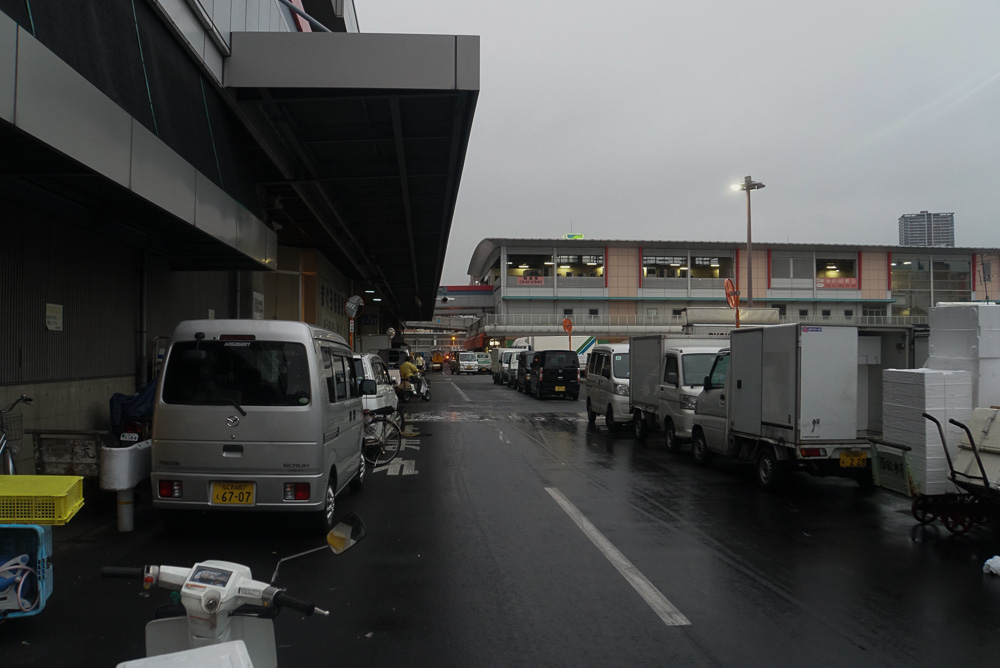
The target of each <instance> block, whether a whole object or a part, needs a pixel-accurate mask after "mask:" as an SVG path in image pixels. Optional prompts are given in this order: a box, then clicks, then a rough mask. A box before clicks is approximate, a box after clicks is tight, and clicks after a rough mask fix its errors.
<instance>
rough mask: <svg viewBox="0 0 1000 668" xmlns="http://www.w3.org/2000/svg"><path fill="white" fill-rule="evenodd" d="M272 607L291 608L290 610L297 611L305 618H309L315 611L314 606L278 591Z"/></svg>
mask: <svg viewBox="0 0 1000 668" xmlns="http://www.w3.org/2000/svg"><path fill="white" fill-rule="evenodd" d="M274 605H276V606H277V607H279V608H291V609H292V610H298V611H299V612H301V613H302V614H303V615H305V616H306V617H309V616H310V615H312V613H314V612H315V611H316V604H315V603H309V602H307V601H303V600H301V599H298V598H295V597H294V596H290V595H289V594H287V593H286V592H285V591H283V590H282V591H278V592H277V593H275V595H274Z"/></svg>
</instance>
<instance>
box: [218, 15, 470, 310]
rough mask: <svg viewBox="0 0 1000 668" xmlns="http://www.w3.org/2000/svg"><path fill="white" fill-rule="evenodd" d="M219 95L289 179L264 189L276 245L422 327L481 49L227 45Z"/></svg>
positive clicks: (321, 41) (366, 42)
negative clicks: (314, 255) (319, 257)
mask: <svg viewBox="0 0 1000 668" xmlns="http://www.w3.org/2000/svg"><path fill="white" fill-rule="evenodd" d="M225 85H226V87H227V89H228V90H229V91H230V93H231V94H232V95H234V97H235V98H236V100H237V103H238V105H239V108H240V110H241V111H242V113H243V115H244V118H245V119H246V120H247V122H248V125H249V127H250V130H251V132H252V133H253V134H255V135H256V137H257V139H258V142H259V143H260V145H261V147H262V149H263V150H264V151H265V152H266V153H267V156H268V158H269V159H270V160H271V161H272V162H273V164H274V165H275V166H276V167H277V168H278V171H279V172H280V174H281V175H282V177H283V178H280V179H277V180H274V181H270V182H266V183H261V184H259V187H260V189H261V199H262V201H263V205H264V207H265V211H266V214H267V217H268V219H269V220H271V221H272V222H274V223H278V226H277V227H276V229H278V227H280V229H278V243H279V244H280V245H286V246H300V247H315V248H317V249H319V250H320V251H322V252H323V253H324V254H325V255H326V256H327V257H328V258H329V259H330V260H331V261H332V262H333V263H334V264H335V265H336V266H337V267H338V268H339V269H341V270H342V271H344V272H345V273H346V274H348V276H350V277H351V278H353V279H355V280H359V281H364V282H368V283H372V284H375V285H378V286H381V289H382V291H383V292H384V293H385V297H386V298H387V299H388V303H389V305H390V308H392V309H393V310H396V311H397V312H398V315H399V316H400V317H401V318H403V319H417V320H419V319H427V318H429V317H430V316H431V314H432V312H433V308H434V298H435V294H436V291H437V286H438V283H439V281H440V277H441V272H442V268H443V265H444V257H445V251H446V249H447V243H448V235H449V232H450V229H451V222H452V217H453V214H454V209H455V202H456V199H457V197H458V188H459V182H460V179H461V175H462V168H463V165H464V161H465V154H466V149H467V146H468V141H469V135H470V132H471V128H472V118H473V114H474V110H475V105H476V100H477V98H478V93H479V41H478V38H476V37H455V36H443V35H360V34H344V33H312V34H286V33H234V35H233V49H232V56H231V58H230V59H229V61H228V62H227V66H226V75H225ZM279 269H280V267H279ZM384 303H385V302H384Z"/></svg>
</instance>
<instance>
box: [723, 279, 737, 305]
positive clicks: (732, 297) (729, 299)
mask: <svg viewBox="0 0 1000 668" xmlns="http://www.w3.org/2000/svg"><path fill="white" fill-rule="evenodd" d="M724 286H725V290H726V303H727V304H729V308H736V306H737V305H738V304H739V303H740V293H738V292H736V286H735V285H733V279H731V278H727V279H726V282H725V283H724Z"/></svg>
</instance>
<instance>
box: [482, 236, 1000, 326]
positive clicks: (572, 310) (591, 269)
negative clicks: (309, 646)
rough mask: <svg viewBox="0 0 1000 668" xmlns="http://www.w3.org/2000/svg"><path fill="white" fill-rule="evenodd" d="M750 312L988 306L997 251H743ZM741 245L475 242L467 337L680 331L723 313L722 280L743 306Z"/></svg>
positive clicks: (996, 291) (798, 315) (864, 318)
mask: <svg viewBox="0 0 1000 668" xmlns="http://www.w3.org/2000/svg"><path fill="white" fill-rule="evenodd" d="M752 262H753V270H752V272H751V274H752V276H753V281H754V284H753V286H752V296H753V302H754V306H755V307H767V308H774V309H777V310H778V312H779V314H780V316H781V318H782V320H783V321H789V322H795V321H803V322H828V323H843V324H856V325H860V326H866V327H904V328H906V327H912V326H920V325H925V324H926V322H927V316H928V313H929V309H930V308H931V306H933V305H934V304H937V303H939V302H973V301H995V300H996V299H997V298H998V296H1000V281H998V279H997V277H996V275H995V271H996V269H997V267H998V266H1000V255H998V251H997V249H989V248H921V249H918V248H911V247H902V246H860V245H845V244H790V243H761V242H755V243H754V247H753V258H752ZM747 266H748V258H747V254H746V245H745V244H743V243H740V242H702V241H675V240H645V241H626V240H553V239H484V240H483V241H482V242H480V244H479V245H478V247H477V248H476V250H475V251H474V253H473V256H472V258H471V261H470V262H469V270H468V272H469V276H470V282H472V283H474V284H478V285H481V286H490V288H491V289H492V294H493V305H494V313H493V314H487V315H485V316H484V317H483V319H482V320H480V321H478V322H477V323H475V324H474V326H473V327H472V328H471V330H470V338H474V337H477V336H480V335H483V336H484V337H485V338H486V339H503V340H512V339H514V338H517V337H521V336H529V335H533V334H560V333H562V331H563V327H562V323H563V320H564V319H565V318H570V319H571V321H572V323H573V333H574V335H575V334H578V333H579V334H585V335H591V336H597V337H604V338H616V337H627V336H631V335H633V334H641V333H647V332H658V331H665V330H666V329H667V328H679V327H680V326H682V325H683V324H685V318H684V309H685V308H687V307H706V306H709V307H710V306H716V307H725V306H726V296H725V292H724V283H725V280H726V279H727V278H729V279H731V280H732V281H733V282H734V283H735V285H736V288H737V290H739V292H740V294H741V302H742V303H743V304H745V303H746V301H747V298H748V297H749V296H750V295H751V288H750V286H749V285H748V284H747V273H748V272H747Z"/></svg>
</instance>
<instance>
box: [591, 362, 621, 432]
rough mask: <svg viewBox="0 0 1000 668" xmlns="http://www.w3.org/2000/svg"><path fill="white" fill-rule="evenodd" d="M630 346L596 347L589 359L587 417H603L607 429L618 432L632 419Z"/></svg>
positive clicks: (594, 418) (592, 419) (592, 420)
mask: <svg viewBox="0 0 1000 668" xmlns="http://www.w3.org/2000/svg"><path fill="white" fill-rule="evenodd" d="M628 350H629V346H628V344H627V343H616V344H608V345H600V346H594V347H593V348H592V349H591V351H590V358H589V359H588V360H587V379H586V385H587V420H588V422H590V424H594V422H595V420H596V419H597V416H598V415H603V416H604V422H605V423H606V424H607V425H608V430H610V431H618V429H619V427H621V425H622V424H624V423H628V422H631V421H632V409H631V408H629V402H628V391H629V359H628V358H629V353H628Z"/></svg>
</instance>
